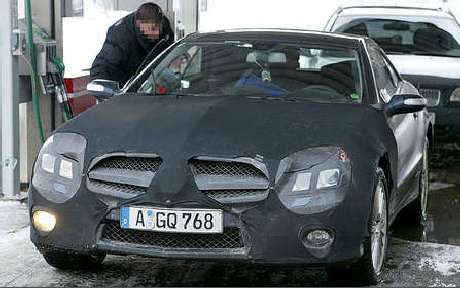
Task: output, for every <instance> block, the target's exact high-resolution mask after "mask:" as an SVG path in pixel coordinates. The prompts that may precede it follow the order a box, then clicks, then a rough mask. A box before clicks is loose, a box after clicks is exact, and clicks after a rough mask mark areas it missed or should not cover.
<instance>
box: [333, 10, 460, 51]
mask: <svg viewBox="0 0 460 288" xmlns="http://www.w3.org/2000/svg"><path fill="white" fill-rule="evenodd" d="M436 19H437V18H433V19H432V20H436ZM427 20H428V19H427ZM430 21H431V20H430ZM438 21H439V23H434V22H428V21H427V22H425V21H423V22H411V21H405V20H396V19H359V20H354V21H352V22H348V23H347V24H345V25H342V26H340V27H339V28H337V29H334V30H335V31H337V32H344V33H352V34H360V35H364V36H367V37H370V38H371V39H373V40H374V41H375V42H377V44H379V45H380V46H381V47H382V48H383V49H384V50H385V52H386V53H388V54H413V55H430V56H445V57H460V45H459V42H460V35H459V32H460V29H459V27H458V25H456V23H455V21H453V20H452V21H450V20H447V19H444V20H438Z"/></svg>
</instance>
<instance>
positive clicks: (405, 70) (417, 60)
mask: <svg viewBox="0 0 460 288" xmlns="http://www.w3.org/2000/svg"><path fill="white" fill-rule="evenodd" d="M388 57H389V58H390V60H391V61H392V62H393V64H394V65H395V66H396V69H398V71H399V73H400V74H403V75H420V76H435V77H442V78H451V79H458V78H460V58H456V57H436V56H420V55H388ZM446 67H448V69H446Z"/></svg>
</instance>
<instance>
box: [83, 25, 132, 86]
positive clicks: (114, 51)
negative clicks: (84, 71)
mask: <svg viewBox="0 0 460 288" xmlns="http://www.w3.org/2000/svg"><path fill="white" fill-rule="evenodd" d="M121 25H122V24H121ZM120 28H121V27H116V25H115V26H114V27H111V28H110V29H109V31H108V32H107V36H106V39H105V42H104V45H103V46H102V49H101V51H100V52H99V54H98V55H97V56H96V59H94V62H93V65H92V67H91V71H90V76H91V80H94V79H105V80H113V81H117V82H119V83H120V85H121V86H122V85H123V83H121V82H123V81H124V79H125V78H126V76H125V73H124V71H125V69H124V67H125V66H126V65H125V62H126V53H125V49H124V42H125V41H126V40H125V41H124V40H123V39H122V37H121V35H120V33H121V29H120Z"/></svg>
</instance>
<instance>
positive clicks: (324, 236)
mask: <svg viewBox="0 0 460 288" xmlns="http://www.w3.org/2000/svg"><path fill="white" fill-rule="evenodd" d="M332 240H333V238H332V236H331V234H329V232H327V231H325V230H313V231H310V232H308V234H307V237H306V242H307V244H308V246H313V247H323V246H326V245H328V244H330V243H331V242H332Z"/></svg>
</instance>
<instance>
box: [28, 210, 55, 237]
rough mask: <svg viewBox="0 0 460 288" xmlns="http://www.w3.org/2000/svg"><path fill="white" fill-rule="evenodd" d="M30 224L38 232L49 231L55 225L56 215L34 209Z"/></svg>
mask: <svg viewBox="0 0 460 288" xmlns="http://www.w3.org/2000/svg"><path fill="white" fill-rule="evenodd" d="M32 224H33V225H34V227H35V229H37V230H38V231H40V232H51V231H53V229H54V226H56V216H54V215H53V214H51V213H49V212H46V211H40V210H38V211H35V212H34V213H33V214H32Z"/></svg>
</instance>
